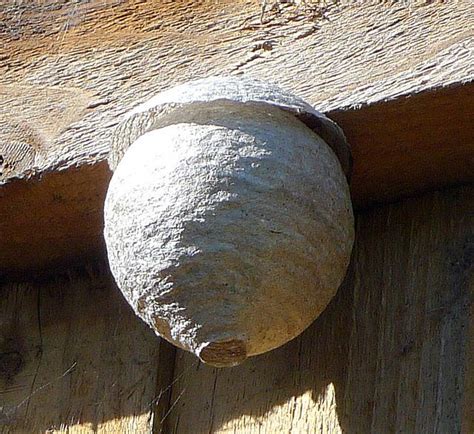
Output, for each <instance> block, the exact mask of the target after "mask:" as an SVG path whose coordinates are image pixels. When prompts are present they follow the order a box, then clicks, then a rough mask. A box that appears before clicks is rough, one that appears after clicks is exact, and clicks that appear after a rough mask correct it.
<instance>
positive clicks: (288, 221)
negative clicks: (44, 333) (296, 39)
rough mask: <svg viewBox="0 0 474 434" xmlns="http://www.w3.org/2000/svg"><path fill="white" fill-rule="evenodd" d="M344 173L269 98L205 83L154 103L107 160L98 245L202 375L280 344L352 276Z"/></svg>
mask: <svg viewBox="0 0 474 434" xmlns="http://www.w3.org/2000/svg"><path fill="white" fill-rule="evenodd" d="M336 153H337V154H338V156H339V158H338V157H337V156H336ZM349 161H350V153H349V150H348V147H347V144H346V142H345V139H344V136H343V134H342V132H341V131H340V129H339V128H338V127H337V126H336V125H335V124H334V123H333V122H332V121H330V120H329V119H327V118H325V117H324V116H323V115H321V114H319V113H318V112H316V111H315V110H313V109H312V108H311V107H310V106H308V105H307V104H305V103H304V102H303V101H301V100H300V99H298V98H296V97H294V96H292V95H290V94H287V93H285V92H283V91H281V90H280V89H278V88H276V87H274V86H270V85H267V84H265V83H262V82H259V81H255V80H249V79H241V78H240V79H239V78H211V79H206V80H200V81H198V82H194V83H189V84H186V85H183V86H179V87H177V88H174V89H171V90H169V91H167V92H164V93H162V94H160V95H158V96H157V97H155V98H154V99H152V100H150V101H149V102H147V103H145V104H143V105H142V106H140V107H138V108H137V109H136V110H134V111H133V112H132V113H131V114H130V115H129V116H128V118H127V119H126V120H125V121H124V122H123V123H122V125H121V126H120V127H119V128H118V129H117V131H116V134H115V138H114V144H113V147H112V152H111V156H110V164H111V167H112V168H113V169H115V173H114V175H113V178H112V181H111V183H110V186H109V190H108V193H107V199H106V203H105V240H106V244H107V251H108V257H109V262H110V267H111V270H112V273H113V275H114V277H115V280H116V282H117V284H118V286H119V288H120V290H121V291H122V292H123V294H124V296H125V297H126V299H127V301H128V302H129V303H130V305H131V306H132V307H133V309H134V310H135V312H136V313H137V314H138V315H139V316H140V317H141V318H142V319H143V320H144V321H145V322H146V323H147V324H148V325H150V326H151V327H152V328H153V330H155V332H156V333H158V334H159V335H160V336H162V337H164V338H165V339H167V340H168V341H170V342H172V343H173V344H175V345H177V346H178V347H180V348H184V349H185V350H188V351H191V352H193V353H194V354H196V355H197V356H198V357H199V358H200V359H201V360H202V361H204V362H205V363H208V364H211V365H214V366H233V365H236V364H238V363H240V362H242V361H243V360H245V359H246V358H247V357H249V356H253V355H256V354H260V353H264V352H266V351H269V350H271V349H273V348H276V347H279V346H281V345H283V344H284V343H286V342H287V341H289V340H290V339H293V338H294V337H296V336H298V335H299V334H300V333H301V332H302V331H303V330H304V329H305V328H306V327H308V326H309V325H310V324H311V323H312V322H313V321H314V319H315V318H317V317H318V315H319V314H320V313H321V312H322V311H323V310H324V309H325V307H326V305H327V304H328V303H329V301H330V300H331V298H332V297H333V296H334V294H335V293H336V290H337V289H338V287H339V285H340V283H341V281H342V279H343V277H344V274H345V272H346V268H347V266H348V263H349V258H350V253H351V249H352V244H353V238H354V229H353V215H352V208H351V202H350V194H349V188H348V184H347V179H346V174H345V171H346V173H347V172H348V171H349ZM341 163H342V165H343V166H344V170H343V168H342V167H341Z"/></svg>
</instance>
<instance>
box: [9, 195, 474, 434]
mask: <svg viewBox="0 0 474 434" xmlns="http://www.w3.org/2000/svg"><path fill="white" fill-rule="evenodd" d="M473 211H474V187H472V186H465V187H458V188H452V189H448V190H444V191H438V192H433V193H429V194H426V195H424V196H419V197H416V198H411V199H407V200H404V201H402V202H398V203H394V204H391V205H384V206H378V207H373V208H371V209H367V210H364V211H360V212H358V214H357V241H356V246H355V249H354V254H353V261H352V266H351V268H350V270H349V272H348V275H347V278H346V281H345V283H344V284H343V286H342V287H341V288H340V290H339V292H338V294H337V296H336V298H335V299H334V300H333V301H332V303H331V304H330V306H329V307H328V309H327V310H326V311H325V312H324V313H323V315H322V316H321V317H320V318H319V319H318V320H317V321H316V322H315V323H314V324H313V325H312V326H311V327H310V328H309V329H308V330H307V331H306V332H305V333H304V334H303V335H302V336H300V337H299V338H297V339H295V340H294V341H292V342H290V343H289V344H287V345H286V346H284V347H282V348H280V349H278V350H275V351H273V352H271V353H268V354H266V355H263V356H260V357H256V358H254V359H251V360H249V361H248V362H246V363H245V364H243V365H242V366H240V367H237V368H232V369H221V370H218V369H213V368H209V367H206V366H203V365H202V364H200V363H198V362H197V360H196V359H195V358H194V357H193V356H191V355H189V354H185V353H184V352H182V351H177V352H175V351H174V349H173V348H172V347H171V346H169V345H168V344H164V343H160V341H159V339H158V338H156V337H155V336H154V335H153V333H152V332H151V331H150V330H148V329H147V327H146V326H145V325H144V324H143V323H142V322H141V321H140V320H139V319H137V318H135V317H134V315H133V313H132V312H131V310H130V309H129V307H128V306H127V304H126V303H125V302H124V301H123V300H122V298H121V296H120V294H119V292H118V290H117V289H116V288H115V287H114V285H113V282H112V280H111V278H110V276H109V275H108V273H107V272H106V271H105V270H106V267H104V266H102V265H94V266H88V267H83V268H82V269H81V270H79V271H65V272H63V273H61V275H56V276H50V277H47V278H46V277H45V278H43V279H42V280H31V281H28V280H27V279H23V281H22V282H14V281H11V280H10V281H3V282H1V289H0V293H1V298H0V432H6V433H10V432H20V433H21V432H25V433H26V432H27V433H33V432H68V433H76V432H104V433H105V432H111V433H112V432H136V433H142V432H143V433H147V432H150V431H151V430H153V431H154V432H160V431H161V432H177V433H193V434H194V433H195V434H200V433H209V432H239V433H240V432H245V433H254V432H255V433H257V432H258V433H278V432H292V433H313V432H317V433H337V432H347V433H377V434H378V433H393V432H403V433H415V432H416V433H457V432H461V424H462V423H463V421H464V424H465V427H464V432H466V433H467V432H472V431H468V430H469V429H470V428H469V424H470V423H472V420H473V413H472V408H474V396H473V388H472V384H473V382H472V374H473V369H472V366H471V365H472V363H473V362H474V358H472V353H473V351H472V348H471V350H470V351H467V348H466V347H467V343H468V342H469V341H470V342H471V344H472V336H471V337H470V338H469V337H468V333H469V318H470V309H472V294H473V293H474V278H473V271H472V270H473V267H472V264H473V256H474V214H473ZM471 315H472V314H471ZM469 357H470V359H469V360H468V358H469ZM466 370H467V371H468V372H470V374H469V375H470V377H467V376H465V372H466ZM471 428H472V425H471Z"/></svg>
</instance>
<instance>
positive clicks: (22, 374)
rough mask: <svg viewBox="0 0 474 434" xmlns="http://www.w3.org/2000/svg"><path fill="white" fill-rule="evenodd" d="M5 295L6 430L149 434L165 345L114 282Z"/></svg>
mask: <svg viewBox="0 0 474 434" xmlns="http://www.w3.org/2000/svg"><path fill="white" fill-rule="evenodd" d="M0 291H1V293H2V297H1V298H0V312H1V315H0V396H1V398H0V402H1V405H0V407H1V408H0V432H5V433H7V432H8V433H16V432H28V433H33V432H42V433H43V432H68V433H76V432H77V433H79V432H83V433H87V432H103V433H105V432H110V433H116V432H134V433H135V432H136V433H148V432H150V430H151V426H152V423H153V405H154V404H155V403H157V402H158V401H157V400H156V399H155V398H157V397H156V388H157V380H158V378H157V376H158V366H159V364H160V362H159V360H160V353H159V339H157V338H156V336H154V335H153V333H152V332H151V331H150V330H149V329H148V328H147V327H146V326H145V324H143V323H142V322H141V321H139V320H138V319H137V318H136V317H135V315H134V314H133V312H132V311H131V309H130V308H129V306H128V305H127V304H126V302H125V301H124V300H123V299H122V297H121V294H120V292H119V291H118V290H117V289H116V288H115V286H114V284H113V282H112V280H111V278H110V277H108V276H107V275H103V274H97V273H95V272H94V273H92V274H91V275H87V274H82V273H81V274H73V275H70V276H69V277H67V276H66V277H60V278H54V279H53V280H50V281H44V282H37V283H31V282H30V283H22V284H16V283H3V284H2V287H1V289H0ZM160 387H161V386H160V385H158V389H160Z"/></svg>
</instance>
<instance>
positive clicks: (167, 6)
mask: <svg viewBox="0 0 474 434" xmlns="http://www.w3.org/2000/svg"><path fill="white" fill-rule="evenodd" d="M266 3H267V7H266V8H265V10H264V13H263V14H262V8H261V3H260V2H259V1H257V0H239V1H231V0H226V1H222V2H214V1H211V0H203V1H199V2H196V1H193V2H191V1H190V0H189V1H182V2H172V1H164V0H162V1H160V2H154V1H138V0H129V1H121V0H114V1H112V0H111V1H99V0H94V1H91V2H68V1H66V0H48V1H45V2H23V1H12V2H4V3H3V4H0V18H1V19H0V22H1V23H2V24H3V25H2V26H1V27H0V41H1V42H2V44H1V48H0V88H1V91H0V114H2V123H3V128H2V130H3V132H5V131H7V132H8V131H14V132H15V133H14V134H13V135H10V136H8V137H5V135H8V134H5V133H4V134H3V135H2V136H1V140H2V141H1V143H0V151H2V152H0V155H2V159H3V161H5V162H7V164H8V167H6V168H5V167H2V170H1V171H2V173H3V175H1V176H2V178H3V180H1V181H0V184H2V185H1V186H0V191H1V192H2V194H4V195H6V196H11V195H12V194H13V192H14V194H15V202H16V203H15V204H14V205H12V203H11V201H7V200H1V201H0V217H1V218H0V233H1V235H2V236H1V237H0V271H5V270H10V271H11V270H14V269H16V271H20V272H23V271H25V270H27V269H28V270H30V269H33V268H36V269H38V268H44V267H47V266H49V265H50V264H52V263H54V262H55V261H54V258H55V257H57V256H62V255H63V252H67V254H66V256H69V257H70V256H74V255H79V256H80V255H82V254H83V253H84V249H83V248H82V247H83V245H86V241H85V240H87V239H89V237H91V236H92V234H99V233H100V231H101V226H100V221H101V215H100V214H101V212H102V203H103V202H102V200H103V192H104V190H105V188H106V184H107V180H108V176H109V174H108V173H106V171H104V172H101V174H100V176H99V177H97V176H95V175H93V176H91V177H90V178H83V179H82V181H81V182H80V183H79V184H78V185H77V186H76V187H74V188H72V187H71V183H70V182H69V179H68V175H63V176H61V175H59V177H58V176H56V173H58V171H65V173H69V171H72V172H71V179H73V177H74V176H75V175H76V174H77V173H82V174H90V173H91V172H89V171H88V170H89V169H88V168H89V166H91V165H98V166H100V167H101V169H98V170H103V168H102V166H101V165H102V164H103V161H104V159H105V158H106V155H107V152H108V149H109V143H110V138H111V135H112V130H113V128H114V126H115V125H116V123H117V121H118V119H119V118H120V117H121V116H122V115H123V114H124V113H125V112H126V111H128V110H130V109H131V108H132V107H134V106H135V105H136V104H138V103H141V102H143V101H145V100H147V99H148V98H150V97H151V96H153V95H155V94H157V93H158V92H160V91H162V90H164V89H166V88H169V87H171V86H173V85H175V84H178V83H182V82H185V81H187V80H192V79H197V78H202V77H206V76H209V75H216V74H231V75H232V74H245V75H249V76H254V77H257V78H261V79H264V80H271V81H273V82H276V83H277V84H279V85H281V86H282V87H284V88H286V89H288V90H289V91H292V92H294V93H296V94H297V95H299V96H301V97H302V98H304V99H306V100H307V101H308V102H309V103H311V104H313V105H314V106H315V107H316V108H317V109H319V110H320V111H323V112H325V113H327V114H329V116H332V117H333V118H334V119H336V120H337V121H338V122H339V124H340V125H341V126H342V127H343V129H345V130H346V132H347V135H348V137H349V139H350V141H351V144H352V147H353V152H354V156H355V166H354V177H353V188H352V192H353V198H354V202H355V204H356V206H358V207H364V206H366V205H367V204H369V203H377V202H380V201H390V200H393V199H396V198H398V197H400V196H404V195H407V194H413V193H418V192H420V191H425V190H427V189H431V188H438V187H441V186H445V185H450V184H457V183H462V182H471V181H473V177H474V175H473V174H474V170H473V168H474V162H473V159H472V154H473V152H474V144H473V141H472V137H473V136H474V132H473V128H474V127H473V126H472V122H470V120H471V119H472V117H473V115H474V97H473V88H474V85H473V84H472V80H473V77H474V70H473V69H474V62H473V61H472V59H473V55H472V53H473V43H474V42H473V41H474V38H473V32H472V23H473V22H474V8H472V5H471V2H470V1H468V0H465V1H459V2H446V3H443V4H438V3H436V4H425V3H421V2H420V3H413V4H411V5H409V6H407V5H406V4H405V3H403V2H398V3H394V4H390V5H388V4H384V3H381V2H380V3H379V2H369V3H364V5H363V6H362V5H358V4H356V3H350V4H347V2H333V3H331V5H323V6H322V7H320V8H316V9H310V8H307V7H304V3H308V2H295V4H291V2H288V3H284V2H279V1H272V2H266ZM46 16H47V17H48V19H45V17H46ZM408 96H409V97H408ZM7 124H8V125H7ZM11 124H13V126H14V128H13V127H12V125H11ZM5 125H7V126H8V128H7V127H5ZM456 126H457V127H456ZM19 128H20V130H21V129H23V136H22V137H21V138H22V140H20V141H21V142H22V144H21V149H20V150H18V149H19V148H18V146H17V145H16V146H12V145H11V143H12V142H15V143H17V142H18V131H19ZM32 138H34V139H32ZM31 150H33V151H34V152H33V151H31ZM7 153H8V155H7ZM10 154H12V155H10ZM2 159H0V161H2ZM1 164H2V166H5V164H4V163H1ZM83 166H85V167H86V168H85V172H84V171H83V170H82V169H80V168H82V167H83ZM6 169H8V170H6ZM77 171H79V172H77ZM93 171H95V169H93ZM20 178H24V180H21V179H20ZM60 178H61V179H63V182H57V181H58V179H60ZM25 183H26V184H25ZM20 192H22V193H20ZM56 195H59V196H61V197H63V198H65V200H64V202H63V205H62V206H61V205H60V204H59V203H57V202H56V203H55V208H54V209H55V212H57V213H59V214H61V215H64V216H65V218H64V220H63V222H66V221H67V222H68V223H64V224H63V223H61V222H57V224H55V225H48V224H45V223H46V222H47V219H44V218H40V219H38V220H37V221H34V220H35V217H34V213H33V212H32V210H36V209H41V208H42V204H51V203H52V200H53V197H54V196H56ZM69 195H71V196H70V197H69ZM77 196H79V197H82V198H84V200H82V201H80V202H76V204H75V205H74V206H73V209H74V210H73V211H71V210H70V209H69V208H68V206H69V205H68V204H71V203H72V202H74V200H75V197H77ZM81 204H82V205H83V208H81V206H82V205H81ZM86 215H87V216H89V217H88V219H89V220H84V218H83V217H84V216H86ZM27 216H30V220H28V222H27V224H26V225H21V226H20V225H16V226H12V225H11V224H10V223H11V222H13V221H16V219H17V218H21V219H23V220H25V219H26V217H27ZM84 222H88V223H86V224H85V223H84ZM31 227H35V228H38V230H36V232H34V233H33V231H32V230H31V229H30V228H31ZM72 233H74V234H77V238H78V239H79V238H82V239H83V240H84V241H83V242H82V244H81V242H78V243H79V244H80V245H79V246H78V249H77V251H75V247H76V245H78V244H77V243H72V244H71V245H70V246H68V240H69V237H70V236H71V234H72ZM90 244H91V248H90V249H89V251H88V253H92V252H94V251H97V246H98V242H97V240H94V241H91V243H90ZM19 245H23V246H28V248H26V249H25V248H21V249H19V248H18V246H19ZM94 249H95V250H94ZM28 251H38V252H42V254H39V253H38V254H37V255H35V256H34V257H33V255H31V254H28ZM55 252H61V255H57V254H56V253H55Z"/></svg>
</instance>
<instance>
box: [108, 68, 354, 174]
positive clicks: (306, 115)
mask: <svg viewBox="0 0 474 434" xmlns="http://www.w3.org/2000/svg"><path fill="white" fill-rule="evenodd" d="M223 103H232V104H246V105H255V106H262V105H270V106H274V107H277V108H280V109H281V110H284V111H287V112H290V113H292V114H294V115H295V117H297V118H298V119H299V120H300V121H302V122H303V123H304V124H306V125H307V126H308V127H309V128H310V129H311V130H313V131H314V132H315V133H317V134H318V135H319V136H320V137H321V138H322V139H323V140H324V141H325V142H326V143H327V144H328V145H329V146H330V147H331V149H332V150H333V151H334V153H335V154H336V156H337V157H338V159H339V161H340V163H341V167H342V169H343V171H344V173H345V174H346V177H347V178H350V174H351V169H352V156H351V151H350V147H349V144H348V143H347V140H346V138H345V136H344V133H343V131H342V129H341V128H340V127H339V126H338V125H337V124H336V123H335V122H334V121H332V120H331V119H329V118H328V117H326V116H325V115H323V114H322V113H320V112H318V111H317V110H315V109H314V108H313V107H312V106H310V105H309V104H307V103H306V102H305V101H303V100H302V99H301V98H299V97H297V96H295V95H293V94H292V93H290V92H287V91H285V90H283V89H281V88H280V87H278V86H276V85H274V84H272V83H268V82H264V81H261V80H257V79H254V78H248V77H233V76H229V77H225V76H224V77H222V76H219V77H209V78H204V79H201V80H196V81H192V82H188V83H185V84H182V85H179V86H176V87H173V88H170V89H168V90H166V91H164V92H161V93H159V94H158V95H156V96H155V97H153V98H151V99H149V100H148V101H146V102H144V103H143V104H140V105H138V106H137V107H136V108H134V109H133V110H132V111H130V112H129V113H128V114H127V115H126V116H125V118H124V119H123V120H122V121H121V122H120V124H119V125H118V127H117V128H116V130H115V132H114V135H113V138H112V145H111V150H110V154H109V165H110V167H111V169H112V170H115V168H116V167H117V165H118V163H119V162H120V160H121V159H122V157H123V155H124V154H125V151H126V150H127V149H128V148H129V147H130V145H131V144H132V143H133V142H134V141H135V140H136V139H138V137H140V136H141V135H143V134H145V133H146V132H148V131H151V130H152V129H156V128H161V127H164V126H167V125H170V124H173V123H179V122H181V121H182V116H179V113H180V112H182V111H183V110H188V109H191V110H192V109H193V107H196V108H197V107H203V106H209V105H216V104H223Z"/></svg>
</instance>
